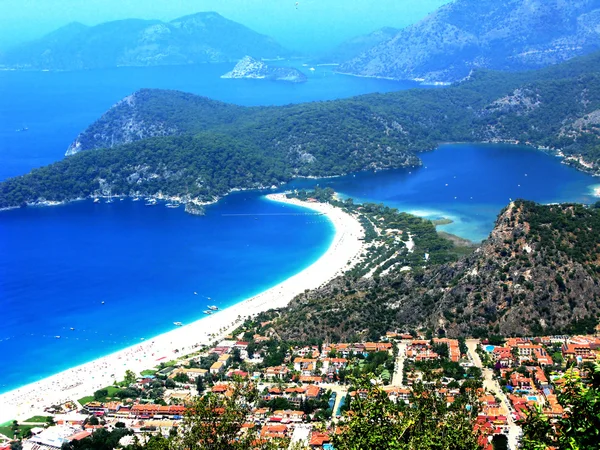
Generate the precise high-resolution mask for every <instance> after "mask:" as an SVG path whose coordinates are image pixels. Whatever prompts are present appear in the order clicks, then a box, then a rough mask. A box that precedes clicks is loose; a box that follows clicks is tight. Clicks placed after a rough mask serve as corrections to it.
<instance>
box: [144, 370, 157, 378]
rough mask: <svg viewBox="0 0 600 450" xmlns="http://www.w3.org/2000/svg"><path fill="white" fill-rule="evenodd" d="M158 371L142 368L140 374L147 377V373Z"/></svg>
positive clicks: (152, 373)
mask: <svg viewBox="0 0 600 450" xmlns="http://www.w3.org/2000/svg"><path fill="white" fill-rule="evenodd" d="M155 373H156V370H152V369H146V370H142V371H141V372H140V374H141V375H142V376H143V377H145V376H146V375H154V374H155Z"/></svg>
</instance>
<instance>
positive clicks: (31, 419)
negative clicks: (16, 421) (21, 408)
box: [22, 416, 50, 423]
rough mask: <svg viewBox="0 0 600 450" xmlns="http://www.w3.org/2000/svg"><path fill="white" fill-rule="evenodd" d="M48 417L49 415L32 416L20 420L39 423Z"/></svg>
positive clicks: (45, 420) (44, 421)
mask: <svg viewBox="0 0 600 450" xmlns="http://www.w3.org/2000/svg"><path fill="white" fill-rule="evenodd" d="M48 417H50V416H33V417H31V418H29V419H27V420H23V421H22V422H39V423H42V422H43V423H46V422H47V421H48Z"/></svg>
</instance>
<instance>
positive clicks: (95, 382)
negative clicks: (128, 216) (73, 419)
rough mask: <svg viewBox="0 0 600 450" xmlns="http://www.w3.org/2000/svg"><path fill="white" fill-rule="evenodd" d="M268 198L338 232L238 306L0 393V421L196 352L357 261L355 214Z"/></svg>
mask: <svg viewBox="0 0 600 450" xmlns="http://www.w3.org/2000/svg"><path fill="white" fill-rule="evenodd" d="M267 198H269V199H270V200H272V201H277V202H283V203H287V204H292V205H296V206H302V207H306V208H310V209H312V210H314V211H317V212H319V213H322V214H324V215H326V216H327V218H328V219H329V220H330V221H331V222H332V223H333V225H334V227H335V236H334V239H333V242H332V244H331V245H330V247H329V248H328V250H327V251H326V252H325V254H324V255H323V256H322V257H321V258H319V259H318V260H317V261H316V262H315V263H313V264H312V265H311V266H309V267H308V268H306V269H304V270H303V271H302V272H300V273H298V274H296V275H294V276H292V277H290V278H288V279H287V280H285V281H283V282H282V283H280V284H278V285H276V286H274V287H272V288H270V289H268V290H266V291H264V292H262V293H260V294H258V295H256V296H254V297H252V298H250V299H247V300H245V301H243V302H241V303H238V304H236V305H235V306H232V307H230V308H227V309H225V310H222V311H218V312H216V313H214V314H212V315H210V316H208V317H205V318H203V319H201V320H198V321H196V322H194V323H192V324H189V325H186V326H183V327H180V328H177V329H175V330H172V331H170V332H167V333H164V334H162V335H160V336H157V337H155V338H152V339H148V340H145V341H143V342H141V343H139V344H136V345H134V346H132V347H129V348H127V349H125V350H122V351H119V352H116V353H113V354H111V355H108V356H106V357H103V358H99V359H96V360H94V361H92V362H89V363H87V364H83V365H80V366H77V367H75V368H72V369H69V370H66V371H64V372H61V373H59V374H56V375H53V376H51V377H48V378H46V379H43V380H41V381H39V382H36V383H32V384H29V385H26V386H24V387H22V388H19V389H15V390H13V391H10V392H7V393H5V394H2V395H0V405H2V408H0V422H4V421H7V420H12V419H15V418H17V419H18V418H21V419H23V418H25V417H30V416H32V415H35V414H41V413H42V412H43V411H44V409H45V408H48V407H50V406H52V405H56V404H62V403H65V402H68V401H76V400H77V399H78V398H82V397H84V396H85V395H89V393H90V392H94V391H95V390H97V389H100V388H103V387H106V386H108V385H111V384H113V382H114V381H115V380H121V379H122V378H123V377H124V374H125V371H126V370H132V371H133V372H136V373H139V372H141V371H143V370H145V369H149V368H152V367H155V366H157V365H158V364H160V362H162V361H164V362H167V361H169V360H171V359H173V357H174V355H175V354H177V356H181V355H185V354H188V353H192V352H194V351H195V350H196V349H197V348H198V347H200V346H202V345H208V344H210V343H211V342H213V341H214V340H216V339H218V338H219V337H220V336H225V335H227V334H228V333H229V332H231V331H232V330H233V329H235V327H236V326H237V325H239V323H240V322H241V321H242V320H244V319H245V318H246V317H248V316H252V315H254V314H257V313H259V312H262V311H266V310H268V309H271V308H280V307H283V306H286V305H287V304H288V303H289V302H290V301H291V300H292V299H293V298H294V297H295V296H297V295H298V294H300V293H302V292H304V291H305V290H306V289H314V288H318V287H319V286H321V285H323V284H325V283H327V282H328V281H330V280H332V279H333V278H335V277H337V276H339V275H341V274H342V273H343V272H344V271H346V270H348V269H349V268H351V266H352V265H353V264H354V263H356V262H357V261H358V259H359V258H360V255H361V254H362V253H363V242H362V240H361V238H362V237H363V236H364V230H363V228H362V226H361V225H360V223H359V221H358V220H357V219H355V218H354V217H352V216H351V215H349V214H347V213H345V212H343V211H342V210H341V209H339V208H335V207H334V206H332V205H329V204H323V203H309V202H304V201H300V200H298V199H288V198H286V196H285V195H284V194H271V195H268V196H267Z"/></svg>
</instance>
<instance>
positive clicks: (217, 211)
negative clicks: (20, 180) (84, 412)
mask: <svg viewBox="0 0 600 450" xmlns="http://www.w3.org/2000/svg"><path fill="white" fill-rule="evenodd" d="M294 64H296V65H298V66H299V67H300V68H302V66H301V64H300V62H295V63H294ZM230 68H231V65H215V66H192V67H164V68H120V69H114V70H106V71H95V72H85V71H84V72H71V73H52V72H23V73H21V72H19V73H17V72H0V179H4V178H7V177H9V176H15V175H19V174H22V173H25V172H27V171H29V170H30V169H32V168H34V167H39V166H41V165H44V164H47V163H50V162H52V161H56V160H58V159H60V158H62V155H63V154H64V151H65V149H66V147H67V146H68V145H69V143H70V142H71V141H72V140H73V139H74V137H75V136H76V135H77V133H78V132H79V131H81V130H82V129H83V128H85V127H86V126H87V125H88V124H89V123H91V122H92V121H94V120H95V119H96V118H98V117H99V115H100V114H102V113H103V112H104V111H105V110H106V109H107V108H108V107H110V106H111V105H112V104H114V103H115V102H116V101H118V100H119V99H121V98H122V97H124V96H125V95H128V94H130V93H131V92H133V91H134V90H136V89H139V88H141V87H159V88H171V89H180V90H185V91H190V92H195V93H198V94H202V95H206V96H209V97H212V98H216V99H219V100H223V101H228V102H233V103H238V104H244V105H261V104H264V105H271V104H287V103H294V102H304V101H314V100H328V99H333V98H341V97H348V96H352V95H359V94H364V93H369V92H386V91H392V90H400V89H406V88H410V87H415V85H414V84H412V83H396V82H392V81H387V80H377V79H361V78H354V77H346V76H341V75H335V74H333V73H332V72H331V68H330V67H315V69H316V70H315V72H314V73H310V74H309V76H310V79H309V82H308V83H306V84H303V85H291V84H285V83H284V84H278V83H272V82H267V81H264V80H222V79H220V78H219V76H220V75H221V74H222V73H225V72H227V71H228V70H230ZM307 73H308V72H307ZM23 127H27V128H28V130H27V131H18V132H17V131H15V130H17V129H21V128H23ZM422 157H423V161H424V166H423V167H421V168H416V169H411V170H394V171H384V172H378V173H373V172H365V173H359V174H351V175H348V176H345V177H340V178H334V179H327V180H316V181H315V180H298V181H295V182H293V183H291V185H290V186H288V187H307V188H311V187H313V186H314V185H315V184H317V183H319V184H321V185H331V186H332V187H333V188H334V189H336V190H337V191H339V192H341V193H342V194H343V195H346V196H350V197H353V198H355V199H357V200H360V201H375V202H383V203H385V204H388V205H391V206H394V207H399V208H401V209H403V210H406V211H412V212H415V213H418V214H421V215H425V216H429V217H442V216H444V217H450V218H452V219H453V220H454V221H455V222H454V223H453V224H451V225H449V226H447V227H445V228H446V229H447V231H449V232H453V233H457V234H459V235H461V236H464V237H467V238H471V239H475V240H481V239H483V238H484V237H485V235H486V234H487V233H488V232H489V231H490V230H491V228H492V226H493V221H494V218H495V216H496V214H497V213H498V212H499V211H500V209H501V208H502V207H503V206H505V205H506V203H507V202H508V200H509V198H517V197H523V198H529V199H532V200H537V201H542V202H553V201H583V202H592V201H594V199H593V198H592V197H591V196H590V195H589V194H590V192H591V186H592V185H594V183H595V180H594V179H593V178H592V177H590V176H587V175H585V174H582V173H580V172H577V171H575V170H573V169H570V168H568V167H566V166H564V165H562V164H560V161H559V160H558V159H556V158H554V157H550V156H547V155H544V154H543V153H540V152H537V151H534V150H529V149H523V148H516V147H510V146H474V145H464V144H461V145H449V146H443V147H442V148H440V149H439V150H437V151H434V152H430V153H425V154H423V155H422ZM263 194H264V193H261V192H238V193H235V194H232V195H230V196H228V197H226V198H225V199H223V200H222V201H220V202H219V203H218V204H216V205H212V206H210V207H208V208H207V215H206V216H205V217H194V216H190V215H187V214H185V213H184V212H183V209H176V210H173V209H167V208H165V207H163V206H161V205H159V206H156V207H145V206H144V205H143V204H142V202H133V201H131V200H124V201H116V202H114V203H112V204H105V203H101V204H94V203H92V202H91V201H81V202H76V203H72V204H69V205H65V206H58V207H51V208H50V207H49V208H27V209H19V210H12V211H5V212H0V318H1V322H0V354H1V355H2V361H3V371H2V373H0V392H4V391H7V390H10V389H12V388H15V387H18V386H20V385H23V384H26V383H28V382H31V381H35V380H38V379H40V378H42V377H44V376H47V375H50V374H52V373H56V372H58V371H59V370H62V369H65V368H68V367H71V366H73V365H75V364H78V363H82V362H85V361H88V360H91V359H93V358H95V357H99V356H102V355H105V354H107V353H110V352H112V351H115V350H118V349H120V348H123V347H125V346H127V345H131V344H134V343H136V342H139V340H140V339H141V338H148V337H150V336H152V335H156V334H159V333H162V332H164V331H167V330H169V329H172V328H173V322H174V321H181V322H184V323H187V322H190V321H192V320H195V319H198V318H200V317H202V316H203V315H202V310H204V309H206V306H207V305H209V304H211V305H212V304H215V305H218V306H220V307H226V306H229V305H233V304H235V303H237V302H238V301H240V300H242V299H244V298H247V297H249V296H251V295H253V294H256V293H258V292H260V291H262V290H264V289H266V288H268V287H270V286H273V285H274V284H277V283H278V282H280V281H282V280H283V279H285V278H287V277H289V276H290V275H292V274H294V273H297V272H298V271H300V270H301V269H303V268H304V267H307V266H308V265H309V264H310V263H311V262H313V261H314V260H316V259H317V258H318V257H319V256H320V255H321V254H322V253H323V252H324V250H325V249H326V248H327V246H328V244H329V243H330V242H331V239H332V237H333V228H332V226H331V224H330V223H329V222H327V221H325V220H323V219H317V218H315V217H311V216H293V215H292V216H285V215H283V216H282V215H276V216H268V215H267V216H263V215H260V216H259V215H258V214H269V213H279V212H282V211H290V209H289V208H290V207H289V206H288V207H285V208H287V209H284V207H283V206H282V205H279V204H275V203H272V202H269V201H267V200H265V199H264V198H263ZM229 214H247V215H246V216H231V215H229ZM194 292H197V295H194ZM209 297H210V298H209ZM102 302H104V303H102ZM70 328H74V330H71V329H70ZM56 336H60V339H57V338H56Z"/></svg>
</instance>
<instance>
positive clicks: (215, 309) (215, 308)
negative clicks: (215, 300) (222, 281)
mask: <svg viewBox="0 0 600 450" xmlns="http://www.w3.org/2000/svg"><path fill="white" fill-rule="evenodd" d="M208 309H210V310H211V311H217V310H218V309H219V308H218V307H216V306H214V305H213V306H210V305H209V306H208Z"/></svg>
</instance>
